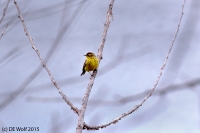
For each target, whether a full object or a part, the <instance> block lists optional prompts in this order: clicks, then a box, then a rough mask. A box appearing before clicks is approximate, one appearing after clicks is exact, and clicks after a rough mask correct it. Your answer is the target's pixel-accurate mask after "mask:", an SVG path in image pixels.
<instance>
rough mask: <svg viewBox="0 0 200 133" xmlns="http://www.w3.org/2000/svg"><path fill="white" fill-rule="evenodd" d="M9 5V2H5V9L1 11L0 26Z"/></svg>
mask: <svg viewBox="0 0 200 133" xmlns="http://www.w3.org/2000/svg"><path fill="white" fill-rule="evenodd" d="M9 3H10V0H8V1H7V4H6V7H5V8H4V9H3V15H2V17H1V19H0V24H1V22H2V21H3V18H4V17H5V15H6V10H7V8H8V5H9Z"/></svg>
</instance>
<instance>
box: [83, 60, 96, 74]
mask: <svg viewBox="0 0 200 133" xmlns="http://www.w3.org/2000/svg"><path fill="white" fill-rule="evenodd" d="M98 63H99V62H98V59H97V58H88V59H87V61H86V66H85V71H87V72H89V71H93V70H94V69H97V67H98Z"/></svg>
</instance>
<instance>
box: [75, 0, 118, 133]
mask: <svg viewBox="0 0 200 133" xmlns="http://www.w3.org/2000/svg"><path fill="white" fill-rule="evenodd" d="M114 1H115V0H111V2H110V5H109V8H108V12H107V15H106V22H105V24H104V30H103V35H102V41H101V43H100V47H99V49H98V54H97V58H98V60H99V64H100V61H101V59H102V52H103V47H104V44H105V41H106V35H107V31H108V28H109V25H110V18H112V17H113V14H112V8H113V4H114ZM96 74H97V71H94V72H93V74H92V75H93V76H91V77H90V82H89V84H88V86H87V89H86V92H85V95H84V97H83V100H82V107H81V110H80V113H79V118H78V124H77V127H76V133H82V130H83V127H84V126H85V125H83V124H84V115H85V111H86V108H87V102H88V99H89V96H90V92H91V89H92V86H93V84H94V79H95V77H96Z"/></svg>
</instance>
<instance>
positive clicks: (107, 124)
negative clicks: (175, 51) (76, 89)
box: [83, 0, 186, 130]
mask: <svg viewBox="0 0 200 133" xmlns="http://www.w3.org/2000/svg"><path fill="white" fill-rule="evenodd" d="M185 2H186V0H184V2H183V5H182V12H181V17H180V20H179V23H178V27H177V30H176V33H175V35H174V38H173V40H172V44H171V46H170V48H169V50H168V52H167V56H166V58H165V61H164V63H163V65H162V67H161V69H160V73H159V75H158V78H157V80H156V83H155V84H154V85H153V87H152V89H151V90H150V93H149V94H148V95H147V96H146V97H145V98H144V99H143V100H142V101H141V103H140V104H138V105H136V106H135V107H134V108H133V109H132V110H130V111H128V112H126V113H123V114H122V115H121V116H120V117H118V118H116V119H114V120H112V121H111V122H109V123H106V124H102V125H100V126H89V125H87V124H86V123H84V127H83V128H84V129H87V130H99V129H100V128H105V127H107V126H109V125H111V124H116V123H117V122H118V121H119V120H121V119H122V118H124V117H125V116H127V115H129V114H131V113H133V112H135V111H136V110H137V109H138V108H139V107H141V106H142V105H143V103H144V102H145V101H146V100H147V99H148V98H149V97H150V96H151V95H152V94H153V92H154V90H155V88H156V87H157V85H158V83H159V80H160V77H161V76H162V73H163V70H164V68H165V66H166V64H167V61H168V58H169V55H170V52H171V50H172V48H173V46H174V42H175V40H176V37H177V35H178V32H179V28H180V24H181V21H182V18H183V14H184V13H183V10H184V6H185Z"/></svg>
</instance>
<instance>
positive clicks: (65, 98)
mask: <svg viewBox="0 0 200 133" xmlns="http://www.w3.org/2000/svg"><path fill="white" fill-rule="evenodd" d="M14 4H15V5H16V8H17V11H18V13H19V16H18V17H19V19H20V20H21V22H22V25H23V27H24V32H25V33H26V36H27V37H28V39H29V41H30V43H31V45H32V48H33V50H35V52H36V54H37V55H38V57H39V58H40V61H41V63H42V66H43V67H44V68H45V69H46V71H47V73H48V74H49V77H50V79H51V81H52V83H53V84H54V86H55V87H56V88H57V90H58V92H59V94H60V95H61V96H62V98H63V99H64V100H65V102H66V103H67V104H68V105H69V106H70V107H71V109H72V110H73V111H74V112H76V113H77V114H78V112H79V110H78V109H77V108H76V107H74V106H73V104H72V103H71V102H70V101H69V99H68V98H67V96H66V95H65V94H64V93H63V91H62V90H61V89H60V87H59V86H58V84H57V83H56V81H55V79H54V77H53V75H52V74H51V72H50V70H49V69H48V67H47V65H46V64H45V62H44V60H43V58H42V56H41V55H40V53H39V50H38V49H37V48H36V46H35V44H34V42H33V39H32V38H31V36H30V35H29V33H28V29H27V28H26V25H25V22H24V19H23V17H22V15H21V11H20V8H19V6H18V4H17V2H16V0H14Z"/></svg>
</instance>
